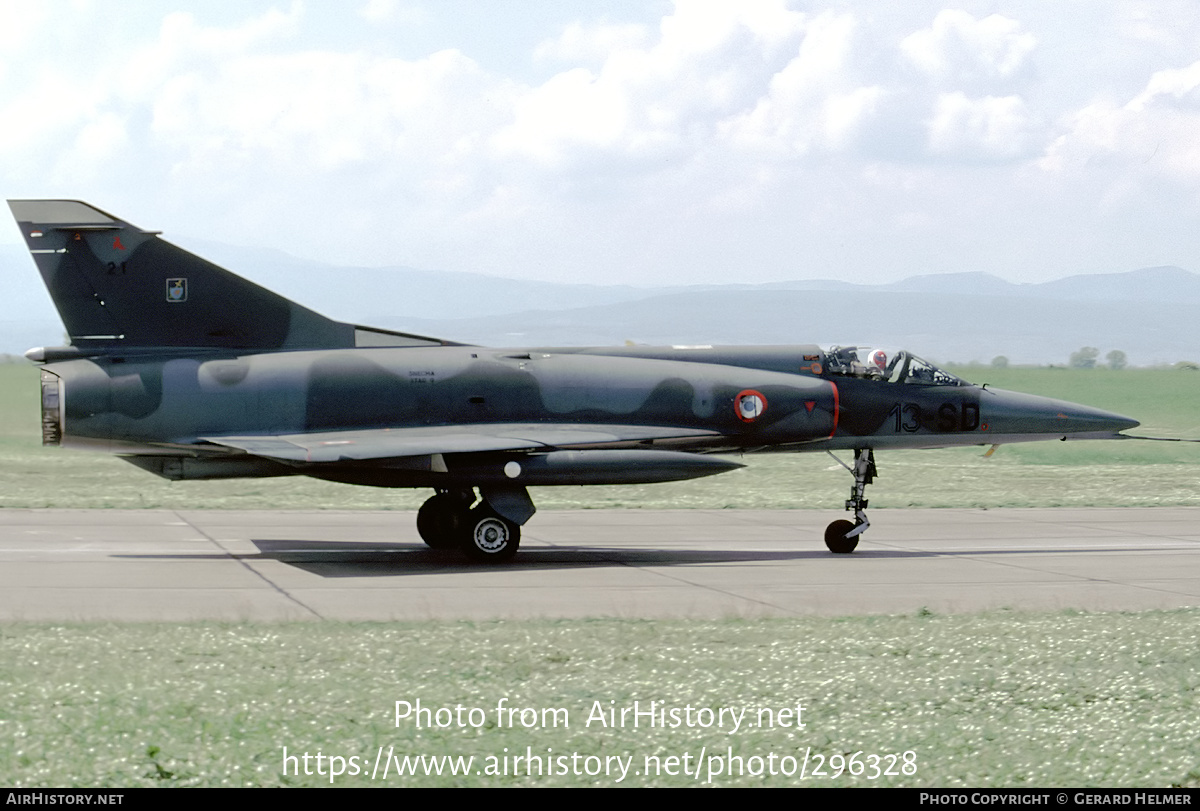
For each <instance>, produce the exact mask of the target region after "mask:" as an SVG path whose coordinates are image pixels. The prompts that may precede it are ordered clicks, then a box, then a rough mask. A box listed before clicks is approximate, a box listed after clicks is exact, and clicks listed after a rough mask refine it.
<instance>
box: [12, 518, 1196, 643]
mask: <svg viewBox="0 0 1200 811" xmlns="http://www.w3.org/2000/svg"><path fill="white" fill-rule="evenodd" d="M836 517H838V515H837V514H836V513H833V514H830V513H824V512H821V513H818V512H811V511H783V510H780V511H754V510H725V511H708V510H681V511H651V510H584V511H562V512H552V511H547V512H542V513H539V514H538V515H537V516H536V517H535V518H534V519H533V520H532V521H531V522H530V523H529V524H528V525H527V526H526V527H525V529H524V536H523V538H522V542H521V552H520V554H519V555H518V557H517V559H516V561H514V562H513V563H511V564H507V565H503V566H476V565H468V564H466V563H465V562H464V561H463V560H462V559H461V558H460V557H458V556H457V555H456V554H453V553H446V552H435V551H433V550H430V549H427V548H426V547H425V546H424V545H423V544H422V543H421V542H420V540H419V539H418V537H417V535H416V530H415V528H414V516H413V514H412V513H405V512H328V511H321V512H318V511H313V512H294V511H290V512H266V511H264V512H221V511H186V510H179V511H170V510H146V511H109V510H95V511H92V510H76V511H73V510H0V619H4V620H67V621H90V620H122V621H126V620H131V621H156V620H161V621H183V620H268V621H278V620H321V619H333V620H392V619H400V620H426V619H497V618H511V617H545V618H564V617H601V616H609V617H611V616H615V617H628V618H659V617H675V618H722V617H767V616H797V615H808V614H821V615H849V614H870V613H889V614H890V613H907V612H913V611H918V610H920V609H921V608H928V609H929V610H931V611H935V612H939V613H941V612H967V611H979V610H985V609H995V608H1005V607H1006V608H1014V609H1066V608H1075V609H1084V610H1140V609H1152V608H1159V609H1169V608H1180V607H1188V606H1196V605H1200V509H1172V508H1160V509H1087V510H1080V509H1053V510H1032V509H1030V510H1022V509H1002V510H872V511H871V520H872V528H871V530H870V532H869V533H868V534H867V535H866V538H865V539H864V541H863V543H862V544H861V545H860V546H859V550H858V551H857V552H855V553H854V554H853V555H832V554H830V553H828V552H827V551H826V550H825V547H824V544H823V542H822V541H821V533H822V531H823V528H824V525H825V524H826V523H827V522H828V521H829V520H831V519H832V518H836Z"/></svg>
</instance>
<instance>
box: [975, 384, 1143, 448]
mask: <svg viewBox="0 0 1200 811" xmlns="http://www.w3.org/2000/svg"><path fill="white" fill-rule="evenodd" d="M988 391H989V392H990V393H992V392H994V394H995V395H996V400H995V401H994V402H993V403H992V404H991V406H992V407H991V408H990V409H988V410H989V411H991V413H992V414H993V415H994V416H993V418H992V420H991V422H992V428H993V430H996V431H998V432H1002V433H1014V434H1051V435H1061V436H1063V437H1072V438H1076V439H1105V438H1109V437H1112V436H1114V435H1116V434H1118V433H1119V432H1121V431H1125V430H1128V429H1130V428H1136V427H1137V426H1138V425H1141V423H1140V422H1138V421H1137V420H1135V419H1131V418H1130V417H1126V416H1123V415H1121V414H1115V413H1113V412H1111V411H1104V410H1102V409H1099V408H1092V407H1091V406H1085V405H1080V404H1079V403H1069V402H1067V401H1065V400H1053V399H1051V398H1049V397H1037V396H1034V395H1032V394H1019V393H1017V392H1011V391H995V390H992V389H989V390H988ZM982 402H983V403H986V402H987V400H986V399H985V400H983V401H982Z"/></svg>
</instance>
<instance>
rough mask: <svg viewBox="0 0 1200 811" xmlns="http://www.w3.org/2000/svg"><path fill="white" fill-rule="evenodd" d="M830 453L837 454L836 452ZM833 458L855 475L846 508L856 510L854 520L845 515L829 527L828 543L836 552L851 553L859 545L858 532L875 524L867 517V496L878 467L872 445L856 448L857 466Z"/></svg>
mask: <svg viewBox="0 0 1200 811" xmlns="http://www.w3.org/2000/svg"><path fill="white" fill-rule="evenodd" d="M829 455H830V456H833V454H832V453H831V454H829ZM833 458H834V459H835V460H836V461H837V463H838V464H839V465H841V466H842V467H844V468H846V470H849V471H850V472H851V473H852V474H853V475H854V486H853V487H851V488H850V498H849V499H847V500H846V509H847V510H853V511H854V521H847V520H846V519H844V518H842V519H839V520H837V521H834V522H833V523H832V524H830V525H829V526H827V527H825V545H826V546H827V547H829V551H830V552H833V553H834V554H838V555H847V554H849V553H851V552H853V551H854V549H855V547H857V546H858V536H860V535H862V534H863V533H864V532H866V531H867V527H869V526H871V522H870V521H868V520H867V513H866V509H867V500H866V498H864V497H863V496H864V494H865V493H866V490H867V485H868V484H870V483H871V482H873V481H874V480H875V476H876V474H877V473H878V471H877V470H876V469H875V452H874V451H873V450H871V449H870V448H857V449H855V451H854V467H850V466H849V465H847V464H846V463H845V462H843V461H842V460H841V459H838V458H837V457H836V456H833Z"/></svg>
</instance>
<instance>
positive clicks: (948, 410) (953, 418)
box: [887, 402, 979, 434]
mask: <svg viewBox="0 0 1200 811" xmlns="http://www.w3.org/2000/svg"><path fill="white" fill-rule="evenodd" d="M887 415H888V417H890V418H891V419H892V421H893V422H892V425H893V431H894V432H895V433H897V434H898V433H900V432H901V431H903V432H905V433H909V434H915V433H917V431H920V430H921V428H922V426H925V425H927V424H928V423H929V422H933V423H934V426H935V427H936V429H937V430H938V431H939V432H940V433H951V432H953V431H974V430H975V429H976V428H978V427H979V404H978V403H965V402H964V403H961V404H955V403H942V404H941V405H940V406H938V410H937V418H936V420H931V419H928V418H924V417H923V416H922V413H921V406H920V404H919V403H896V404H895V405H894V406H892V410H891V411H889V412H888V414H887Z"/></svg>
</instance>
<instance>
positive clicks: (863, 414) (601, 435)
mask: <svg viewBox="0 0 1200 811" xmlns="http://www.w3.org/2000/svg"><path fill="white" fill-rule="evenodd" d="M9 206H10V208H11V209H12V212H13V215H14V217H15V218H16V221H17V224H18V226H19V227H20V229H21V233H22V236H23V237H24V239H25V242H26V244H27V245H28V247H29V250H30V252H31V253H32V255H33V258H34V261H35V262H36V264H37V267H38V270H39V271H40V272H41V274H42V278H43V280H44V281H45V283H46V286H47V287H48V288H49V291H50V295H51V297H52V298H53V300H54V304H55V306H56V307H57V308H58V311H59V314H60V315H61V316H62V320H63V323H64V325H65V326H66V329H67V333H68V334H69V336H70V342H69V344H68V345H67V346H60V347H43V348H37V349H31V350H30V351H29V352H28V353H26V356H27V357H28V358H29V359H30V360H32V361H34V362H35V363H38V364H40V365H41V389H42V441H43V444H45V445H57V446H62V447H68V448H85V449H94V450H102V451H108V452H110V453H114V454H117V455H118V456H120V457H121V458H123V459H125V460H126V461H128V462H130V463H132V464H134V465H137V466H138V467H140V468H142V469H144V470H147V471H150V472H152V473H155V474H157V475H159V476H162V477H164V478H166V479H170V480H191V479H223V478H239V477H266V476H296V475H299V476H312V477H315V478H318V479H325V480H328V481H334V482H345V483H349V484H360V485H369V486H374V487H412V488H430V489H432V490H433V495H432V497H431V498H429V500H428V501H426V502H425V503H424V505H423V506H422V507H421V509H420V511H419V512H418V514H417V530H418V532H419V534H420V536H421V538H422V539H423V540H424V541H425V543H427V544H428V545H429V546H431V547H434V548H437V549H443V548H451V549H455V548H456V549H461V550H462V551H464V552H465V553H466V554H467V555H468V556H469V557H471V558H474V559H476V560H480V561H496V562H498V561H507V560H510V559H511V558H512V557H513V555H515V554H516V552H517V548H518V545H519V543H520V534H521V527H522V526H523V525H524V524H525V523H526V522H527V521H528V520H529V519H530V518H531V517H532V516H533V514H534V505H533V501H532V500H531V498H530V496H529V490H528V488H529V487H534V486H539V487H540V486H550V485H568V484H570V485H586V484H641V483H648V482H664V481H673V480H681V479H691V478H697V477H701V476H709V475H713V474H716V473H722V472H725V471H729V470H733V469H735V468H738V467H741V466H742V465H741V464H740V463H738V462H735V461H731V460H729V459H727V458H722V457H721V456H719V454H736V455H741V454H747V453H758V452H777V453H814V452H834V451H848V452H851V453H852V454H853V462H852V463H851V464H845V463H843V464H844V466H845V467H846V468H847V469H848V470H849V471H850V473H851V474H852V475H853V478H854V483H853V485H852V487H851V491H850V497H849V499H847V500H846V509H847V510H848V511H850V512H851V513H853V516H854V520H853V521H851V520H845V519H841V520H836V521H834V522H832V523H831V524H830V525H829V526H828V528H827V529H826V531H825V543H826V545H827V546H828V548H829V550H830V551H831V552H834V553H839V554H844V553H848V552H852V551H854V549H855V548H856V546H857V545H858V541H859V538H860V537H861V536H862V533H863V531H864V530H866V529H867V527H868V526H869V522H868V520H867V515H866V508H867V499H866V497H865V492H866V488H867V485H869V484H870V483H871V482H872V481H873V480H874V478H875V476H876V473H877V470H876V465H875V455H874V452H875V451H876V450H892V449H901V448H942V447H949V446H956V445H992V446H997V445H1001V444H1004V443H1010V442H1028V441H1033V440H1048V439H1111V438H1121V437H1123V435H1122V434H1121V433H1120V432H1121V431H1123V430H1125V429H1129V428H1133V427H1134V426H1136V425H1138V423H1137V421H1135V420H1132V419H1129V418H1127V417H1123V416H1120V415H1118V414H1112V413H1109V412H1106V411H1101V410H1099V409H1095V408H1089V407H1087V406H1082V405H1076V404H1073V403H1067V402H1061V401H1057V400H1051V399H1047V398H1044V397H1034V396H1030V395H1026V394H1018V393H1015V392H1008V391H1001V390H998V389H993V388H990V387H980V386H975V385H971V384H970V383H967V382H966V381H963V380H961V379H959V378H958V377H956V376H955V375H953V374H950V373H949V372H947V371H945V370H943V369H940V368H938V367H937V366H935V365H933V364H932V363H929V362H927V361H925V360H922V359H921V358H919V357H917V356H916V355H914V354H911V353H910V352H907V351H904V350H892V349H888V348H884V347H856V346H841V347H833V348H829V349H822V348H820V347H818V346H816V345H799V346H669V347H646V346H620V347H592V348H581V347H538V348H519V349H495V348H486V347H481V346H471V345H467V344H460V343H455V342H453V341H446V340H441V339H438V338H430V337H426V336H423V335H412V334H408V333H403V332H394V331H390V330H384V329H375V328H373V327H366V326H360V325H357V324H348V323H342V322H338V321H333V320H331V319H329V318H326V317H324V316H322V315H319V314H318V313H316V312H313V311H312V310H309V309H307V308H305V307H303V306H301V305H299V304H297V303H295V302H293V301H289V300H288V299H286V298H284V297H282V296H279V295H277V294H275V293H272V292H270V291H268V290H265V289H264V288H262V287H259V286H258V285H256V284H253V283H252V282H250V281H248V280H246V279H243V278H241V277H239V276H237V275H235V274H233V273H231V272H229V271H227V270H225V269H223V268H221V267H218V266H216V265H214V264H212V263H210V262H207V261H205V260H204V259H201V258H199V257H197V256H194V255H193V254H190V253H188V252H187V251H184V250H182V249H180V248H178V247H176V246H174V245H172V244H170V243H168V242H166V241H164V240H163V239H160V238H159V236H158V232H154V231H144V230H142V229H140V228H137V227H135V226H133V225H131V224H129V223H128V222H125V221H123V220H121V219H118V218H117V217H114V216H112V215H110V214H107V213H105V212H103V211H101V210H100V209H98V208H95V207H94V206H91V205H89V204H87V203H84V202H80V201H76V200H10V201H9ZM835 458H836V457H835ZM839 461H840V460H839Z"/></svg>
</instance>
